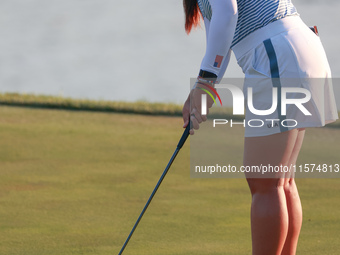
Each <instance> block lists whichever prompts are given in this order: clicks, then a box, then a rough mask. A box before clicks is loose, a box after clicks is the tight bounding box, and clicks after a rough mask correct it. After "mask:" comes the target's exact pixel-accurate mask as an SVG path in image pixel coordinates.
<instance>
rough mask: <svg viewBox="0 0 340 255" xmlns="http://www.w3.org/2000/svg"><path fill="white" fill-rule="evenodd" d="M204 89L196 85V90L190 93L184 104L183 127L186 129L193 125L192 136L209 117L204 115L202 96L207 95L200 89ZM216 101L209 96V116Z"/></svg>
mask: <svg viewBox="0 0 340 255" xmlns="http://www.w3.org/2000/svg"><path fill="white" fill-rule="evenodd" d="M199 86H200V87H204V86H202V85H200V84H199V83H196V85H195V88H194V89H192V90H191V91H190V94H189V96H188V98H187V100H186V101H185V103H184V106H183V110H182V114H183V121H184V125H183V127H184V128H186V127H187V125H190V122H191V124H192V127H193V128H192V129H190V135H193V134H194V129H196V130H197V129H199V125H200V124H201V123H202V122H204V121H206V120H207V115H202V113H201V109H202V106H201V105H202V102H201V101H202V94H205V95H207V94H206V93H205V92H204V91H203V90H201V89H199ZM213 103H214V101H213V100H212V98H211V97H210V96H209V95H207V114H208V112H209V110H208V108H210V107H211V106H212V105H213Z"/></svg>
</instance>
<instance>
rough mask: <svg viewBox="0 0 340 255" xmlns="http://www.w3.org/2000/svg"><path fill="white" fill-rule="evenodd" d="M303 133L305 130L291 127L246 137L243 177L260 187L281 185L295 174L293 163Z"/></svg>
mask: <svg viewBox="0 0 340 255" xmlns="http://www.w3.org/2000/svg"><path fill="white" fill-rule="evenodd" d="M304 132H305V131H304V129H293V130H290V131H286V132H283V133H278V134H274V135H269V136H261V137H246V138H245V142H244V160H243V164H244V166H245V167H247V169H248V170H249V172H246V178H247V180H248V183H249V185H250V187H251V188H252V187H253V189H256V190H261V189H266V188H272V187H277V186H283V185H284V184H285V183H287V182H288V181H289V179H291V178H293V177H294V165H295V162H296V159H297V157H298V154H299V152H300V149H301V146H302V142H303V137H304ZM250 170H252V171H250ZM254 191H255V190H254ZM264 191H265V190H264Z"/></svg>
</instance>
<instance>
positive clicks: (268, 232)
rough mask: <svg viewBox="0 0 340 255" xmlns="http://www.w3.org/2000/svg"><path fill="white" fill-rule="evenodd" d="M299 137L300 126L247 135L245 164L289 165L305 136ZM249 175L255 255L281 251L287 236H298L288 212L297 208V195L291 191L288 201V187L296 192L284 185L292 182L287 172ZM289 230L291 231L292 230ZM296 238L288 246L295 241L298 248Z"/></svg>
mask: <svg viewBox="0 0 340 255" xmlns="http://www.w3.org/2000/svg"><path fill="white" fill-rule="evenodd" d="M298 137H299V130H298V129H294V130H291V131H288V132H284V133H280V134H275V135H270V136H264V137H247V138H245V146H244V165H245V166H260V165H261V164H262V165H271V166H281V165H282V166H288V165H289V163H290V162H291V161H292V160H293V159H295V160H296V158H297V156H298V153H299V150H298V149H297V148H298V145H297V144H298V141H301V142H302V139H298ZM300 147H301V146H300ZM246 177H247V181H248V184H249V187H250V190H251V194H252V206H251V231H252V244H253V255H281V252H282V250H283V248H284V246H285V242H286V239H287V236H294V237H295V236H296V233H297V231H296V230H295V229H294V228H293V227H291V228H290V223H289V219H290V218H291V217H290V216H289V213H290V212H293V211H297V209H296V208H297V206H295V205H292V204H293V203H296V202H297V200H296V195H294V196H293V195H290V194H289V197H290V198H289V203H287V198H286V194H287V191H288V190H290V191H292V192H293V193H294V194H295V192H294V191H293V189H291V188H286V189H285V184H288V183H289V182H285V177H286V176H285V174H284V173H279V174H274V175H262V174H261V173H259V174H255V175H254V174H246ZM292 183H293V185H291V186H290V187H294V185H295V183H294V182H291V184H292ZM287 187H288V185H287ZM296 191H297V190H296ZM293 193H292V194H293ZM297 196H298V195H297ZM293 198H294V199H293ZM299 201H300V200H299ZM299 201H298V202H299ZM288 207H289V208H288ZM300 207H301V206H300ZM295 225H297V224H295ZM289 230H290V231H291V234H289ZM298 232H299V231H298ZM292 233H294V234H292ZM297 237H298V234H297ZM295 239H296V242H295V241H292V242H290V245H288V243H287V247H292V246H294V245H295V249H296V244H297V238H295ZM295 243H296V244H295ZM287 249H288V248H287ZM289 249H290V250H291V249H292V248H289Z"/></svg>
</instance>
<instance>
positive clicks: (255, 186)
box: [247, 178, 284, 195]
mask: <svg viewBox="0 0 340 255" xmlns="http://www.w3.org/2000/svg"><path fill="white" fill-rule="evenodd" d="M247 182H248V186H249V188H250V192H251V194H252V195H254V194H256V193H270V192H273V191H276V190H277V189H280V188H283V187H284V179H283V178H247Z"/></svg>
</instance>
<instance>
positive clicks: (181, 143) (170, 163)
mask: <svg viewBox="0 0 340 255" xmlns="http://www.w3.org/2000/svg"><path fill="white" fill-rule="evenodd" d="M189 131H190V123H189V124H188V126H187V127H186V129H185V130H184V132H183V135H182V137H181V139H180V140H179V142H178V144H177V148H176V150H175V152H174V154H173V155H172V157H171V159H170V161H169V163H168V165H167V166H166V168H165V170H164V172H163V174H162V176H161V178H160V179H159V180H158V183H157V185H156V187H155V188H154V190H153V191H152V193H151V196H150V197H149V200H148V201H147V202H146V204H145V206H144V209H143V211H142V212H141V214H140V215H139V217H138V219H137V221H136V223H135V225H134V226H133V228H132V230H131V232H130V234H129V236H128V238H127V239H126V241H125V243H124V245H123V247H122V249H121V250H120V252H119V253H118V255H121V254H122V253H123V251H124V249H125V247H126V245H127V244H128V242H129V241H130V239H131V236H132V234H133V232H135V230H136V228H137V226H138V224H139V222H140V220H141V219H142V217H143V215H144V213H145V211H146V209H148V206H149V205H150V203H151V200H152V199H153V197H154V196H155V194H156V192H157V190H158V188H159V186H160V185H161V183H162V181H163V179H164V177H165V175H166V174H167V172H168V171H169V169H170V166H171V165H172V162H174V160H175V158H176V156H177V154H178V152H179V151H180V149H181V148H182V146H183V144H184V143H185V141H186V140H187V138H188V136H189Z"/></svg>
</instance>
